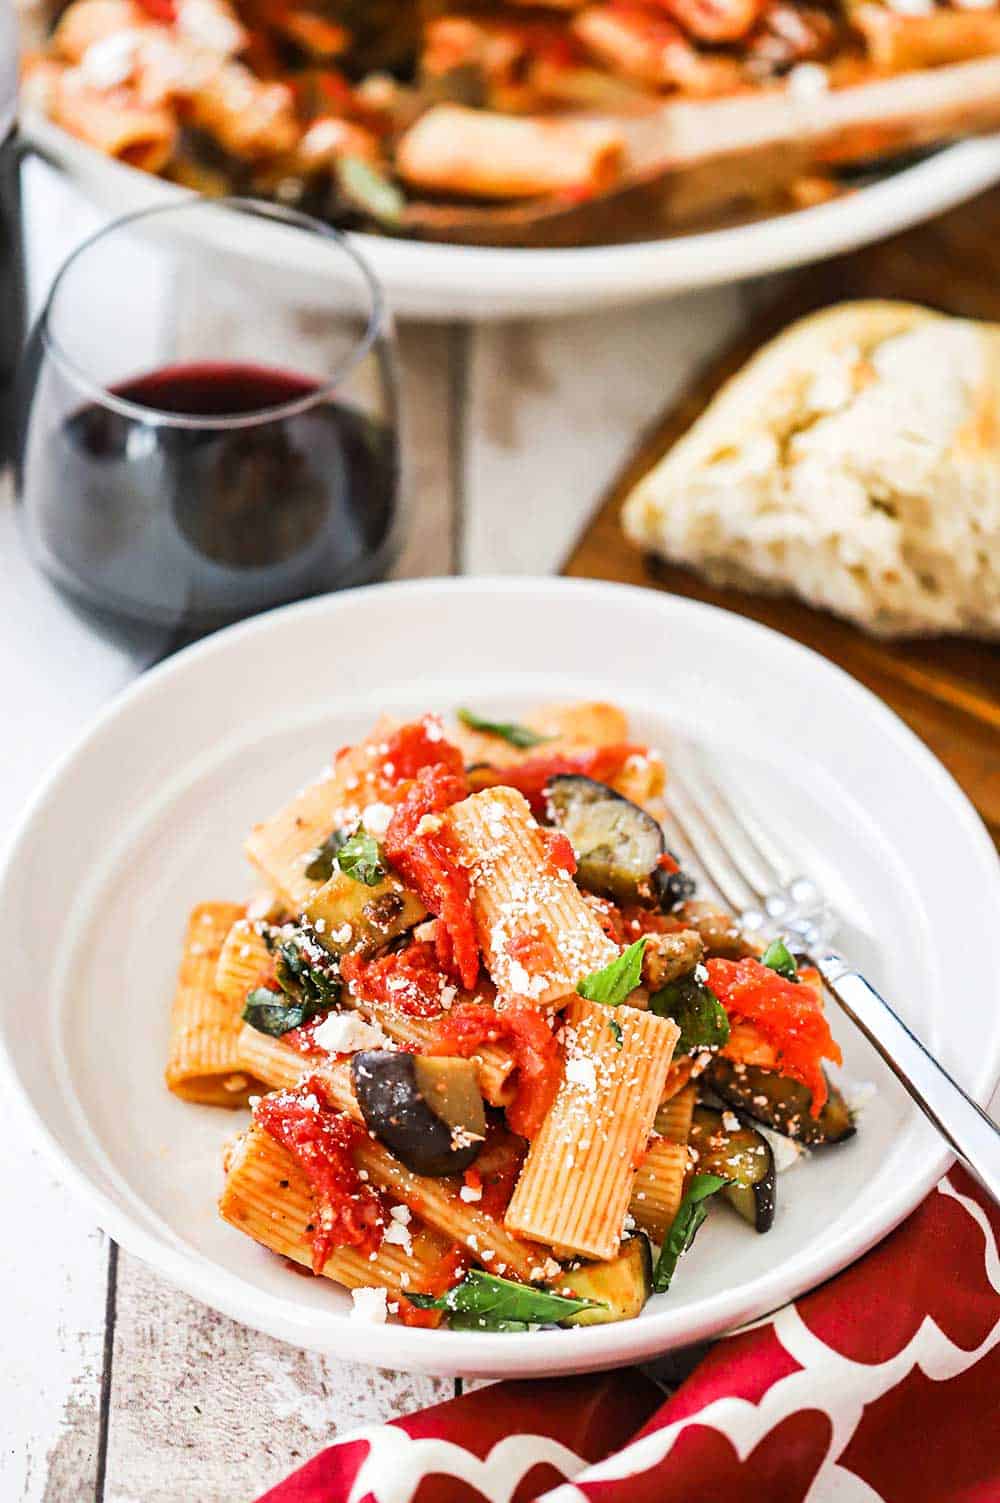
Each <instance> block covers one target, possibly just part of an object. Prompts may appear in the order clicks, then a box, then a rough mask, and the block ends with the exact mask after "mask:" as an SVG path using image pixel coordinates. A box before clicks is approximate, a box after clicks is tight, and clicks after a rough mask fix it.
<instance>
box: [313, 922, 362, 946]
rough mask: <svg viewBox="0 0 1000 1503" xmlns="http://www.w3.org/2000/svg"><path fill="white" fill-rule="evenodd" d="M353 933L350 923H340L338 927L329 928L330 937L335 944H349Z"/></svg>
mask: <svg viewBox="0 0 1000 1503" xmlns="http://www.w3.org/2000/svg"><path fill="white" fill-rule="evenodd" d="M316 927H317V928H319V925H318V924H317V926H316ZM353 934H354V930H353V929H352V928H351V926H350V924H341V925H340V926H339V928H336V929H331V930H330V938H331V939H332V940H333V943H334V944H335V945H347V944H350V942H351V937H352V935H353Z"/></svg>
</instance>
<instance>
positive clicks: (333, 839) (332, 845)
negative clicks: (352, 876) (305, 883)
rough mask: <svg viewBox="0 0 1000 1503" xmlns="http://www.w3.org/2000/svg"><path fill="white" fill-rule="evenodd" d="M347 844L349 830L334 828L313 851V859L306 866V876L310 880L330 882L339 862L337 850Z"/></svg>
mask: <svg viewBox="0 0 1000 1503" xmlns="http://www.w3.org/2000/svg"><path fill="white" fill-rule="evenodd" d="M346 844H347V831H346V830H334V831H332V833H331V834H329V835H328V836H327V837H326V839H325V840H324V841H323V844H322V845H318V846H317V847H316V849H315V851H313V853H312V860H311V861H310V862H309V865H308V866H307V867H306V876H307V877H308V878H309V880H310V882H329V880H330V878H331V877H332V876H333V871H334V867H335V866H336V864H337V852H338V851H339V850H341V848H342V847H343V846H345V845H346Z"/></svg>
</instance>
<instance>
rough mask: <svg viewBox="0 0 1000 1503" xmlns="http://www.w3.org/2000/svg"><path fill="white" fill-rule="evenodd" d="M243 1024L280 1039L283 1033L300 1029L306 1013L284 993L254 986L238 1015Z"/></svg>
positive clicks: (303, 1008)
mask: <svg viewBox="0 0 1000 1503" xmlns="http://www.w3.org/2000/svg"><path fill="white" fill-rule="evenodd" d="M240 1016H241V1017H242V1019H243V1021H244V1023H249V1024H250V1027H251V1028H256V1030H257V1032H258V1033H267V1034H270V1036H271V1038H273V1039H280V1037H281V1035H282V1034H283V1033H290V1032H291V1030H292V1029H293V1028H301V1027H302V1024H303V1023H304V1022H305V1021H306V1019H307V1017H308V1012H307V1009H306V1008H305V1007H303V1005H302V1003H301V1002H293V1001H291V1000H290V999H289V997H288V996H287V995H286V994H285V993H284V992H272V991H271V990H270V989H269V988H268V987H266V986H255V987H254V989H253V991H250V992H247V1000H246V1003H245V1005H244V1007H243V1011H242V1013H241V1014H240Z"/></svg>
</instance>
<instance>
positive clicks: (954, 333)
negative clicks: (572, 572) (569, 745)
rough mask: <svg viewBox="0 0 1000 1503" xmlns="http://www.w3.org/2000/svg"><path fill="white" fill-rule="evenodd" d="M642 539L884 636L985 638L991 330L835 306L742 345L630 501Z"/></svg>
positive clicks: (632, 524)
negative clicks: (761, 344) (745, 358)
mask: <svg viewBox="0 0 1000 1503" xmlns="http://www.w3.org/2000/svg"><path fill="white" fill-rule="evenodd" d="M623 520H624V525H625V529H626V532H627V533H628V535H629V537H630V538H632V539H633V541H635V542H636V543H638V544H639V545H640V546H642V547H645V548H649V549H652V550H653V551H654V552H656V553H658V554H661V555H662V556H663V557H665V558H668V559H670V560H672V561H674V562H677V563H682V564H688V565H691V566H693V567H695V568H697V569H699V570H701V571H702V572H703V573H704V574H706V575H707V576H708V577H709V578H710V579H711V580H713V581H714V582H716V583H722V584H735V585H740V586H743V587H745V588H747V589H761V590H778V591H786V592H791V593H794V594H797V595H800V596H801V597H802V598H803V599H804V600H806V601H808V602H809V603H810V604H811V605H815V606H824V607H826V608H827V609H829V610H831V611H835V612H837V613H838V614H839V615H842V616H847V617H849V618H850V619H851V620H854V621H856V622H858V623H859V624H860V625H862V626H864V627H866V628H868V630H870V631H873V632H876V633H880V634H885V635H893V634H895V635H917V634H921V633H933V632H967V633H970V634H975V635H981V636H996V635H1000V325H994V324H986V323H977V322H974V321H972V320H968V319H958V318H948V317H945V316H943V315H941V314H937V313H932V312H930V311H929V310H928V309H925V308H920V307H917V306H915V305H913V304H909V303H891V302H857V303H844V304H841V305H839V306H836V307H832V308H829V309H827V310H825V311H824V312H822V313H817V314H813V315H812V316H810V317H808V318H805V319H802V320H801V321H800V322H798V323H796V324H793V325H792V326H791V327H790V328H788V329H787V330H786V331H785V332H784V333H783V334H781V335H780V336H779V337H778V338H777V339H775V340H773V341H772V343H770V344H769V345H767V346H766V347H765V348H764V349H763V350H761V351H760V353H759V354H758V355H756V356H755V357H754V359H752V360H751V361H750V362H749V363H748V364H747V365H746V366H745V367H744V368H743V370H742V371H740V372H739V374H738V375H737V376H735V377H734V378H733V379H732V380H731V381H730V382H729V383H728V384H727V385H726V386H724V387H723V388H722V390H721V391H720V392H719V393H718V395H717V396H716V397H715V399H714V401H713V402H712V403H711V404H710V405H709V407H708V408H707V409H706V411H705V412H704V413H703V415H702V416H701V417H700V418H699V419H698V421H697V422H696V423H695V424H694V425H693V426H692V428H691V429H690V430H689V431H688V433H687V434H685V436H684V437H683V438H682V439H681V440H680V441H679V442H678V443H676V444H675V445H674V447H673V448H672V449H671V450H670V452H669V453H668V454H667V455H666V456H665V457H664V458H663V459H662V460H661V461H660V463H659V464H658V465H657V466H656V467H655V468H654V469H653V470H651V471H650V472H649V474H648V475H646V477H645V478H644V479H643V480H642V481H641V482H640V483H639V485H638V486H637V487H636V489H635V490H634V491H633V492H632V494H631V495H630V496H629V497H628V499H627V501H626V503H625V508H624V513H623Z"/></svg>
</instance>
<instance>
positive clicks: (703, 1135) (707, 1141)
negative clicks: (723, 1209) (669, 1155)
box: [688, 1106, 775, 1232]
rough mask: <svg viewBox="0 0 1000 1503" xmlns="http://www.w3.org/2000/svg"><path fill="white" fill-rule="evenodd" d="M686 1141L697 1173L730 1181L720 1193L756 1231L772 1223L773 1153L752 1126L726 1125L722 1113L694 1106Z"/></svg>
mask: <svg viewBox="0 0 1000 1503" xmlns="http://www.w3.org/2000/svg"><path fill="white" fill-rule="evenodd" d="M688 1143H689V1145H690V1147H691V1148H693V1149H694V1150H695V1152H696V1153H697V1155H698V1160H697V1163H698V1172H699V1174H721V1175H722V1177H723V1178H724V1179H728V1180H730V1181H731V1183H730V1184H728V1185H726V1187H725V1189H724V1190H722V1191H721V1192H720V1193H721V1195H722V1198H723V1199H724V1200H728V1202H729V1204H730V1205H731V1206H733V1207H734V1209H735V1210H737V1211H739V1213H740V1215H741V1216H742V1217H743V1220H744V1221H749V1223H750V1225H751V1226H752V1227H754V1228H755V1229H756V1230H757V1231H758V1232H769V1231H770V1230H771V1227H772V1225H773V1223H774V1187H775V1172H774V1155H773V1154H772V1152H771V1145H770V1144H769V1143H768V1142H767V1140H766V1139H765V1138H763V1137H762V1136H761V1134H760V1133H759V1132H754V1130H753V1128H752V1127H749V1126H747V1125H745V1124H742V1123H741V1124H740V1126H738V1127H737V1128H735V1129H733V1130H732V1131H731V1130H730V1129H729V1128H728V1127H726V1125H725V1122H724V1120H723V1114H722V1112H715V1111H712V1110H711V1109H710V1108H709V1107H707V1106H698V1107H695V1111H694V1116H693V1117H692V1119H691V1135H690V1137H689V1138H688Z"/></svg>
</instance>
